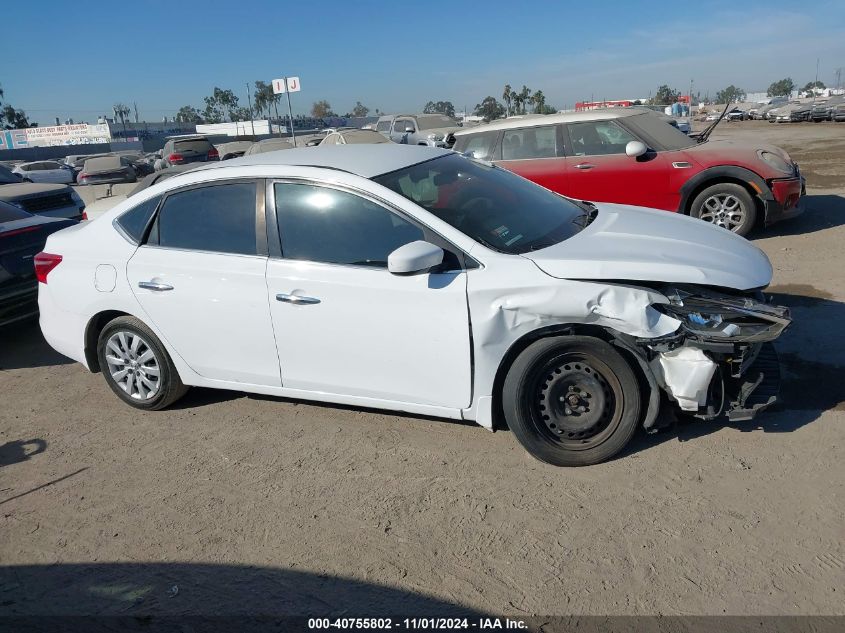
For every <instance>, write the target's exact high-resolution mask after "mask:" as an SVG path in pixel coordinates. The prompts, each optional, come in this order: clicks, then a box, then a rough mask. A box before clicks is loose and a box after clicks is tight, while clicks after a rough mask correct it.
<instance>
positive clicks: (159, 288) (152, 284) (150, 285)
mask: <svg viewBox="0 0 845 633" xmlns="http://www.w3.org/2000/svg"><path fill="white" fill-rule="evenodd" d="M138 287H139V288H143V289H144V290H155V291H156V292H163V291H165V290H173V286H171V285H170V284H163V283H160V282H158V281H139V282H138Z"/></svg>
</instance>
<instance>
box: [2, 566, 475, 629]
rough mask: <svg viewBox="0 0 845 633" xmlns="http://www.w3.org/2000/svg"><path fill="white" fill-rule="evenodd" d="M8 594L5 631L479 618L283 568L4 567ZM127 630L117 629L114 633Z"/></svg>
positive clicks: (403, 594)
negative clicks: (25, 624) (101, 622)
mask: <svg viewBox="0 0 845 633" xmlns="http://www.w3.org/2000/svg"><path fill="white" fill-rule="evenodd" d="M0 586H2V587H3V593H2V602H0V623H2V620H3V619H4V618H8V617H10V616H50V615H52V616H59V615H61V616H71V615H73V616H123V617H125V618H127V620H128V621H132V620H134V621H136V622H139V623H140V624H142V625H150V624H156V623H159V624H160V623H161V621H162V619H164V621H167V619H168V618H172V617H173V616H186V615H190V616H204V617H221V616H229V617H232V616H239V617H238V619H237V620H233V621H232V622H229V623H226V622H220V624H221V625H223V626H221V627H220V629H219V630H232V631H234V630H237V631H243V630H251V629H250V628H249V627H245V626H244V625H248V624H249V620H248V618H249V617H255V616H263V617H279V616H311V617H314V616H317V617H337V616H342V617H347V618H350V617H356V616H357V617H376V616H379V615H381V616H386V615H398V614H406V615H407V614H420V615H437V616H438V617H455V616H458V615H461V616H466V617H472V616H477V615H479V614H478V613H475V612H473V611H471V610H470V609H467V608H465V607H460V606H458V605H455V604H452V603H449V602H445V601H442V600H439V599H437V598H431V597H428V596H424V595H421V594H419V593H416V592H413V591H406V590H404V589H398V588H392V587H385V586H381V585H375V584H371V583H367V582H363V581H359V580H353V579H349V578H339V577H337V576H331V575H328V574H314V573H310V572H305V571H296V570H292V569H281V568H275V567H256V566H240V565H223V564H201V563H78V564H76V563H73V564H72V563H60V564H55V565H21V566H7V567H0ZM127 623H129V622H127ZM175 623H176V621H174V624H175ZM115 624H117V623H115ZM303 624H305V623H303ZM127 628H130V627H126V626H115V628H114V630H126V629H127ZM21 630H23V629H21ZM98 630H99V629H98ZM110 630H111V629H110ZM132 630H134V627H132ZM138 630H144V629H143V627H141V628H139V629H138ZM174 630H182V629H179V628H178V627H176V628H174ZM187 630H195V629H187ZM272 630H283V629H272ZM301 630H307V627H305V626H303V627H302V628H301Z"/></svg>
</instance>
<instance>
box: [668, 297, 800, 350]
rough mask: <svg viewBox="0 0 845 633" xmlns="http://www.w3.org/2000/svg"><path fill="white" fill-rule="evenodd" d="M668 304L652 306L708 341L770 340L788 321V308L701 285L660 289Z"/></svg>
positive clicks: (689, 332)
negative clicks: (705, 287)
mask: <svg viewBox="0 0 845 633" xmlns="http://www.w3.org/2000/svg"><path fill="white" fill-rule="evenodd" d="M663 293H664V294H665V295H666V297H667V298H668V299H669V303H663V304H655V305H654V306H653V307H654V308H655V309H657V310H659V311H661V312H663V313H664V314H668V315H669V316H672V317H674V318H676V319H678V320H679V321H680V322H681V327H682V328H683V329H684V330H685V331H686V332H687V334H689V335H691V336H693V337H696V338H699V339H701V340H709V341H724V342H732V341H742V342H762V341H772V340H774V339H776V338H777V337H778V336H780V333H781V332H783V330H784V329H785V328H786V326H788V325H789V324H790V323H791V322H792V318H791V317H790V314H789V308H785V307H783V306H775V305H770V304H768V303H764V302H763V301H761V300H759V299H756V298H752V297H747V296H736V295H728V294H723V293H720V292H716V291H712V290H708V289H704V288H681V287H672V288H666V289H664V290H663Z"/></svg>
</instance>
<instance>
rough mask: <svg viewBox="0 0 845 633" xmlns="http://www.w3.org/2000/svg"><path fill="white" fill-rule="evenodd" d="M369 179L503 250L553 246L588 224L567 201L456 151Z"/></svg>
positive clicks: (583, 213) (583, 214)
mask: <svg viewBox="0 0 845 633" xmlns="http://www.w3.org/2000/svg"><path fill="white" fill-rule="evenodd" d="M373 180H374V181H375V182H377V183H379V184H380V185H384V186H385V187H387V188H388V189H391V190H393V191H395V192H396V193H398V194H399V195H401V196H404V197H405V198H407V199H408V200H411V201H412V202H414V203H415V204H418V205H419V206H421V207H423V208H424V209H426V210H427V211H429V212H431V213H432V214H434V215H435V216H437V217H438V218H440V219H441V220H443V221H445V222H448V223H449V224H451V225H452V226H453V227H455V228H456V229H458V230H459V231H461V232H462V233H464V234H466V235H468V236H469V237H471V238H472V239H474V240H475V241H477V242H480V243H482V244H484V245H485V246H488V247H490V248H492V249H494V250H497V251H499V252H502V253H511V254H519V253H526V252H528V251H534V250H538V249H540V248H545V247H547V246H551V245H552V244H557V243H558V242H562V241H563V240H565V239H567V238H570V237H572V236H573V235H575V234H576V233H578V232H579V231H581V230H582V228H583V227H584V226H586V223H587V220H586V218H587V214H588V211H586V210H585V209H582V208H581V207H579V206H578V205H576V204H575V203H574V202H572V201H571V200H568V199H567V198H564V197H563V196H559V195H558V194H556V193H552V192H551V191H549V190H548V189H544V188H543V187H540V186H539V185H535V184H533V183H531V182H529V181H527V180H525V179H524V178H521V177H520V176H517V175H516V174H513V173H511V172H509V171H506V170H504V169H500V168H498V167H493V166H492V165H488V164H486V163H481V162H478V161H474V160H471V159H468V158H465V157H463V156H460V155H458V154H451V155H449V156H444V157H442V158H436V159H434V160H430V161H427V162H425V163H419V164H417V165H412V166H410V167H405V168H403V169H400V170H398V171H394V172H391V173H389V174H384V175H382V176H377V177H376V178H373Z"/></svg>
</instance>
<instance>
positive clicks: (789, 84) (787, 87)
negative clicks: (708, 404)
mask: <svg viewBox="0 0 845 633" xmlns="http://www.w3.org/2000/svg"><path fill="white" fill-rule="evenodd" d="M793 90H795V82H794V81H792V79H791V78H790V77H787V78H786V79H780V80H779V81H775V82H774V83H772V85H771V86H769V89H768V90H767V91H766V95H768V96H769V97H788V96H789V95H791V94H792V91H793Z"/></svg>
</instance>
